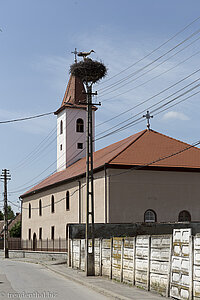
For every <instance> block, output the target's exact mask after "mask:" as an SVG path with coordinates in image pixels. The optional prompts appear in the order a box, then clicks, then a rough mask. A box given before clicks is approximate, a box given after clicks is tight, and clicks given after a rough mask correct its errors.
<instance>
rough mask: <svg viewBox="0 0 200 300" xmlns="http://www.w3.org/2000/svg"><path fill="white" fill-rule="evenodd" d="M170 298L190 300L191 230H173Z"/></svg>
mask: <svg viewBox="0 0 200 300" xmlns="http://www.w3.org/2000/svg"><path fill="white" fill-rule="evenodd" d="M171 261H172V264H171V283H170V296H171V297H173V298H175V299H181V300H191V299H192V230H191V228H186V229H174V230H173V246H172V260H171Z"/></svg>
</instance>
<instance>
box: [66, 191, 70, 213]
mask: <svg viewBox="0 0 200 300" xmlns="http://www.w3.org/2000/svg"><path fill="white" fill-rule="evenodd" d="M66 210H69V191H67V193H66Z"/></svg>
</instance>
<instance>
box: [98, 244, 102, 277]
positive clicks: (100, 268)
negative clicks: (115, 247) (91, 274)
mask: <svg viewBox="0 0 200 300" xmlns="http://www.w3.org/2000/svg"><path fill="white" fill-rule="evenodd" d="M99 276H102V238H100V239H99Z"/></svg>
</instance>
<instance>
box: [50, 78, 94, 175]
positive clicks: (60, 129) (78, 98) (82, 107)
mask: <svg viewBox="0 0 200 300" xmlns="http://www.w3.org/2000/svg"><path fill="white" fill-rule="evenodd" d="M86 103H87V95H86V91H85V87H84V85H83V83H82V81H81V80H80V79H79V78H78V77H76V76H73V75H71V76H70V79H69V82H68V85H67V89H66V91H65V95H64V98H63V101H62V104H61V107H60V108H59V109H58V110H57V111H56V112H55V115H57V171H62V170H64V169H65V168H66V167H68V166H70V165H71V164H73V163H74V162H76V161H77V160H79V159H80V158H83V157H85V156H86V122H87V118H86V110H87V104H86ZM96 109H97V108H96V107H94V108H93V134H94V132H95V131H94V124H95V110H96ZM93 147H94V145H93Z"/></svg>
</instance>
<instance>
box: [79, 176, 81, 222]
mask: <svg viewBox="0 0 200 300" xmlns="http://www.w3.org/2000/svg"><path fill="white" fill-rule="evenodd" d="M78 222H79V224H80V223H81V181H80V180H78Z"/></svg>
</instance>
